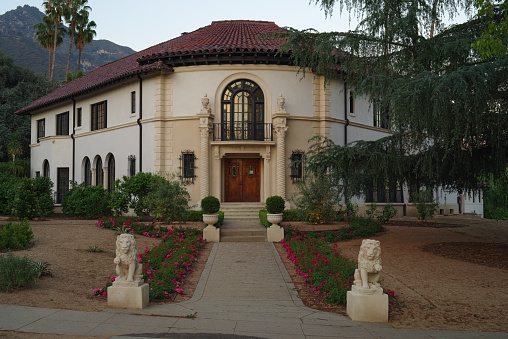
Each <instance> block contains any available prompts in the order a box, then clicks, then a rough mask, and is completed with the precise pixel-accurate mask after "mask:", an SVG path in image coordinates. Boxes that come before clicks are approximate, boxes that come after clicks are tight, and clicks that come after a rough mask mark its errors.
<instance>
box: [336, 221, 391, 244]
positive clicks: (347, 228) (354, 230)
mask: <svg viewBox="0 0 508 339" xmlns="http://www.w3.org/2000/svg"><path fill="white" fill-rule="evenodd" d="M381 230H382V226H381V223H380V222H379V221H377V220H373V219H371V218H362V217H356V218H349V219H348V221H347V222H346V224H345V225H344V226H343V227H341V228H339V229H338V230H337V232H336V233H335V235H336V236H337V238H338V239H339V240H347V239H351V238H353V237H360V238H364V237H368V236H370V235H374V234H376V233H378V232H380V231H381Z"/></svg>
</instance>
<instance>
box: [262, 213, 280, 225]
mask: <svg viewBox="0 0 508 339" xmlns="http://www.w3.org/2000/svg"><path fill="white" fill-rule="evenodd" d="M266 219H268V222H269V223H270V224H272V226H273V225H275V226H278V225H279V224H280V222H281V221H282V213H277V214H270V213H268V214H267V215H266Z"/></svg>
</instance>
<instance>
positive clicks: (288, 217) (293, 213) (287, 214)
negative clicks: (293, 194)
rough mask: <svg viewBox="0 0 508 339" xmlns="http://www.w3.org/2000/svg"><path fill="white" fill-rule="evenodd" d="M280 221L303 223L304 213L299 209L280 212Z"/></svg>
mask: <svg viewBox="0 0 508 339" xmlns="http://www.w3.org/2000/svg"><path fill="white" fill-rule="evenodd" d="M282 219H283V220H285V221H305V211H304V210H301V209H291V210H284V211H282Z"/></svg>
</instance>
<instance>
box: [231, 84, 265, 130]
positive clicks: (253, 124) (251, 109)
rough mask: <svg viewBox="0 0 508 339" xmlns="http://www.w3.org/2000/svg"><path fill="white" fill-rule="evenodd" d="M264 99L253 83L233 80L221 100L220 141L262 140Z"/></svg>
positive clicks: (261, 92) (259, 89)
mask: <svg viewBox="0 0 508 339" xmlns="http://www.w3.org/2000/svg"><path fill="white" fill-rule="evenodd" d="M264 102H265V99H264V95H263V91H262V90H261V88H260V87H259V86H258V84H256V83H255V82H254V81H251V80H246V79H242V80H235V81H233V82H231V83H230V84H229V85H227V86H226V89H225V90H224V93H223V94H222V100H221V113H222V119H221V120H222V121H221V122H222V126H221V127H222V128H221V134H222V135H221V139H222V140H264V137H265V133H264V128H265V126H264V122H265V109H264V107H265V105H264Z"/></svg>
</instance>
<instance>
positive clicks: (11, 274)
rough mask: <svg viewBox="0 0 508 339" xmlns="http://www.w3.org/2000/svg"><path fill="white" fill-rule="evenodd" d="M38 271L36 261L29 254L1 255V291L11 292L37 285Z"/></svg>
mask: <svg viewBox="0 0 508 339" xmlns="http://www.w3.org/2000/svg"><path fill="white" fill-rule="evenodd" d="M37 278H38V273H37V270H36V269H35V265H34V262H33V261H32V259H30V258H29V257H27V256H24V257H22V258H19V257H16V256H14V255H13V254H12V253H11V252H9V253H7V256H3V255H0V291H2V292H10V291H13V290H16V289H21V288H29V287H32V286H33V285H35V282H36V281H37Z"/></svg>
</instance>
